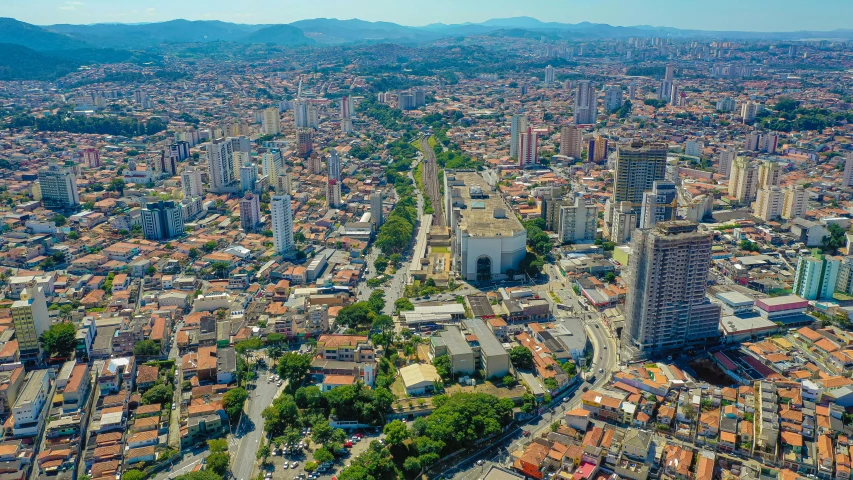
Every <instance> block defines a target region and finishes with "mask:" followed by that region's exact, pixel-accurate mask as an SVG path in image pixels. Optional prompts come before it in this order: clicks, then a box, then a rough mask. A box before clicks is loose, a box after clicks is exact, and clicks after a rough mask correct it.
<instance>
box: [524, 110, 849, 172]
mask: <svg viewBox="0 0 853 480" xmlns="http://www.w3.org/2000/svg"><path fill="white" fill-rule="evenodd" d="M510 122H511V123H510V132H509V135H510V137H509V156H510V158H514V159H518V141H519V139H520V138H521V133H522V132H525V131H527V117H525V116H524V115H520V114H515V115H513V116H512V120H511V121H510ZM851 163H853V162H851Z"/></svg>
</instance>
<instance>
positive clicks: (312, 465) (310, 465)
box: [305, 462, 318, 473]
mask: <svg viewBox="0 0 853 480" xmlns="http://www.w3.org/2000/svg"><path fill="white" fill-rule="evenodd" d="M317 467H318V465H317V462H305V471H306V472H308V473H311V472H313V471H314V470H317Z"/></svg>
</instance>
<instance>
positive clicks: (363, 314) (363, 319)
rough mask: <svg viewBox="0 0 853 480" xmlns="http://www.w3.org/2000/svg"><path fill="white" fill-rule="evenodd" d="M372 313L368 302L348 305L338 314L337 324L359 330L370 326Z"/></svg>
mask: <svg viewBox="0 0 853 480" xmlns="http://www.w3.org/2000/svg"><path fill="white" fill-rule="evenodd" d="M371 297H372V295H371ZM383 302H384V300H383ZM372 313H373V312H372V311H371V307H370V304H369V303H368V302H355V303H353V304H352V305H347V306H346V307H344V308H342V309H341V310H340V311H339V312H338V317H337V318H336V319H335V323H337V324H338V325H341V326H344V327H349V328H357V327H359V326H362V325H367V324H369V323H370V322H371V321H372V320H371V314H372Z"/></svg>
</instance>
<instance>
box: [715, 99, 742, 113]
mask: <svg viewBox="0 0 853 480" xmlns="http://www.w3.org/2000/svg"><path fill="white" fill-rule="evenodd" d="M735 107H737V103H735V99H734V98H731V97H724V98H721V99H719V100H717V110H719V111H721V112H734V111H735Z"/></svg>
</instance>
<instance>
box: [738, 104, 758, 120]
mask: <svg viewBox="0 0 853 480" xmlns="http://www.w3.org/2000/svg"><path fill="white" fill-rule="evenodd" d="M758 108H759V104H757V103H755V102H746V103H744V104H743V106H742V107H741V109H740V116H741V118H742V119H743V123H744V124H747V123H752V122H754V121H755V116H756V115H758Z"/></svg>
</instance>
